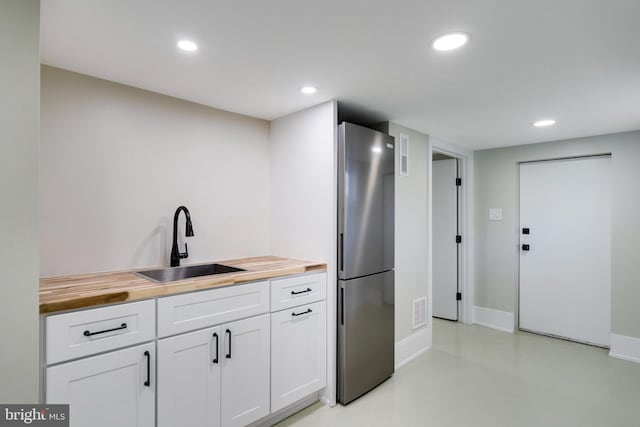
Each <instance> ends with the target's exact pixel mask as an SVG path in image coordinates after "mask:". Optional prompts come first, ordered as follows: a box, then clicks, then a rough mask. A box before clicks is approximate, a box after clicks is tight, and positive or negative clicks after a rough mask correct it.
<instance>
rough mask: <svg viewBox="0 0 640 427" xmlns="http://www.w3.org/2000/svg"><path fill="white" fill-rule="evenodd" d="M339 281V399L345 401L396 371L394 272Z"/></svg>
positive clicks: (361, 393) (352, 398)
mask: <svg viewBox="0 0 640 427" xmlns="http://www.w3.org/2000/svg"><path fill="white" fill-rule="evenodd" d="M338 283H339V286H338V290H339V292H338V311H339V313H338V401H339V402H341V403H343V404H346V403H349V402H351V401H352V400H354V399H356V398H358V397H359V396H361V395H363V394H365V393H366V392H368V391H369V390H371V389H372V388H374V387H376V386H377V385H378V384H380V383H382V382H383V381H384V380H386V379H387V378H389V377H390V376H391V375H392V374H393V370H394V272H393V271H387V272H383V273H379V274H374V275H371V276H366V277H361V278H358V279H352V280H340V281H338Z"/></svg>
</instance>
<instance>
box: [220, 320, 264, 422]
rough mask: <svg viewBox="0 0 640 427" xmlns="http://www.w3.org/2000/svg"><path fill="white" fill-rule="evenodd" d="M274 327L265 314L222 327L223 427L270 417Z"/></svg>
mask: <svg viewBox="0 0 640 427" xmlns="http://www.w3.org/2000/svg"><path fill="white" fill-rule="evenodd" d="M270 326H271V325H270V321H269V315H268V314H265V315H262V316H256V317H251V318H248V319H244V320H239V321H237V322H233V323H228V324H226V325H222V326H221V327H220V329H221V333H222V336H223V339H222V341H221V342H222V343H223V346H222V347H221V353H220V357H221V358H222V383H221V384H222V386H221V388H220V389H221V390H222V393H221V394H222V396H221V402H222V412H221V414H222V426H223V427H241V426H245V425H247V424H250V423H252V422H254V421H256V420H258V419H260V418H262V417H264V416H266V415H268V414H269V379H270V378H269V377H270V374H269V369H270V363H269V357H270V351H269V347H270Z"/></svg>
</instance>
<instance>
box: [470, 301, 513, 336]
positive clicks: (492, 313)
mask: <svg viewBox="0 0 640 427" xmlns="http://www.w3.org/2000/svg"><path fill="white" fill-rule="evenodd" d="M472 317H473V323H475V324H476V325H480V326H486V327H487V328H491V329H496V330H498V331H502V332H509V333H510V334H512V333H513V330H514V320H513V319H514V318H513V313H509V312H508V311H500V310H494V309H492V308H486V307H479V306H477V305H474V306H473V315H472Z"/></svg>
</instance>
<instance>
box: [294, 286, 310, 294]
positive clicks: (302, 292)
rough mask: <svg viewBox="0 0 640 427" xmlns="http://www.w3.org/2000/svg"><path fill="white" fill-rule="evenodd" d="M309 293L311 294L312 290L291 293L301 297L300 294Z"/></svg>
mask: <svg viewBox="0 0 640 427" xmlns="http://www.w3.org/2000/svg"><path fill="white" fill-rule="evenodd" d="M307 292H311V288H307V289H305V290H304V291H298V292H296V291H291V295H300V294H306V293H307Z"/></svg>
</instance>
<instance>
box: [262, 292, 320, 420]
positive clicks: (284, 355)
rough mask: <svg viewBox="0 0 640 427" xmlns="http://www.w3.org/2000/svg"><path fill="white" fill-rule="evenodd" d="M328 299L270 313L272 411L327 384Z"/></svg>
mask: <svg viewBox="0 0 640 427" xmlns="http://www.w3.org/2000/svg"><path fill="white" fill-rule="evenodd" d="M326 343H327V310H326V302H325V301H320V302H317V303H313V304H307V305H302V306H299V307H295V308H291V309H288V310H282V311H279V312H277V313H273V314H272V315H271V411H272V412H275V411H278V410H280V409H282V408H284V407H286V406H288V405H290V404H291V403H294V402H296V401H297V400H299V399H302V398H304V397H306V396H308V395H309V394H311V393H313V392H316V391H318V390H320V389H322V388H324V387H325V386H326V382H327V353H326Z"/></svg>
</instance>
